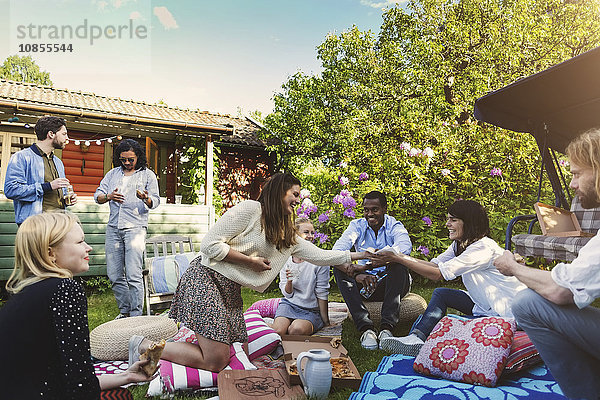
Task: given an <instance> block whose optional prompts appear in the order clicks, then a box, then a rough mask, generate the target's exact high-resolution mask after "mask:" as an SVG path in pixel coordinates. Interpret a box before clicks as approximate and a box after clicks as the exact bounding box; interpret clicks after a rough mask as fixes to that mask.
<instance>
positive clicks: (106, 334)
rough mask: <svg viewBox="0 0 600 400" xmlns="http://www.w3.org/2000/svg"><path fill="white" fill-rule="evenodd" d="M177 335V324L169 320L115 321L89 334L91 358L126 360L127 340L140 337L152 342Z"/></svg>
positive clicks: (152, 318) (147, 316) (144, 316)
mask: <svg viewBox="0 0 600 400" xmlns="http://www.w3.org/2000/svg"><path fill="white" fill-rule="evenodd" d="M176 333H177V324H176V323H175V321H173V320H172V319H170V318H167V317H160V316H149V315H142V316H139V317H129V318H121V319H116V320H114V321H109V322H106V323H104V324H102V325H99V326H97V327H96V328H95V329H94V330H92V332H91V333H90V349H91V352H92V356H94V357H96V358H97V359H99V360H103V361H116V360H127V359H128V357H129V338H130V337H131V336H133V335H141V336H144V337H146V338H148V339H150V340H152V341H159V340H161V339H165V340H166V339H169V338H171V337H173V336H175V334H176Z"/></svg>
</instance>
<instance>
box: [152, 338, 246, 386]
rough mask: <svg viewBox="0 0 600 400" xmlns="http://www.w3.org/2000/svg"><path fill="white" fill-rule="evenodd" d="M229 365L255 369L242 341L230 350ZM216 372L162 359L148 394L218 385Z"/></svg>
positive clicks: (230, 366) (235, 367)
mask: <svg viewBox="0 0 600 400" xmlns="http://www.w3.org/2000/svg"><path fill="white" fill-rule="evenodd" d="M229 353H230V356H231V358H230V360H229V365H228V366H227V367H225V369H240V370H254V369H256V367H255V366H254V365H253V364H252V363H251V362H250V360H248V356H246V353H245V352H244V349H243V347H242V344H241V343H234V344H232V345H231V348H230V350H229ZM217 375H218V373H216V372H211V371H206V370H203V369H196V368H191V367H186V366H183V365H179V364H175V363H173V362H171V361H167V360H160V372H159V376H158V377H156V378H154V379H153V380H152V381H151V382H150V385H149V386H148V393H147V396H148V397H150V396H159V395H161V394H162V393H173V392H174V391H175V390H188V389H201V388H209V387H214V386H217Z"/></svg>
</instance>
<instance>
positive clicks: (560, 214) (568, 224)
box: [533, 203, 594, 237]
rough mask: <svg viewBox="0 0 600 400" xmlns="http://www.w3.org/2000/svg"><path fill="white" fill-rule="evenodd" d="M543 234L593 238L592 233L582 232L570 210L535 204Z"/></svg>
mask: <svg viewBox="0 0 600 400" xmlns="http://www.w3.org/2000/svg"><path fill="white" fill-rule="evenodd" d="M533 206H534V208H535V213H536V214H537V217H538V221H539V223H540V228H541V229H542V234H543V235H545V236H560V237H567V236H580V237H592V236H594V235H593V234H592V233H588V232H582V231H581V226H580V225H579V221H578V220H577V216H575V214H574V213H572V212H571V211H569V210H565V209H563V208H559V207H554V206H551V205H548V204H544V203H535V204H534V205H533Z"/></svg>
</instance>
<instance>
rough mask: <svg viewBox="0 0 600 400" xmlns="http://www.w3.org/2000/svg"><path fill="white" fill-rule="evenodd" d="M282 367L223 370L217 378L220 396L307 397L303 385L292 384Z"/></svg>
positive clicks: (239, 399) (270, 399)
mask: <svg viewBox="0 0 600 400" xmlns="http://www.w3.org/2000/svg"><path fill="white" fill-rule="evenodd" d="M285 375H286V373H285V372H284V371H283V370H281V369H258V370H254V371H244V370H223V371H221V372H219V376H218V378H217V381H218V385H219V398H221V399H236V400H256V399H260V400H285V399H293V400H297V399H306V395H305V394H304V390H302V386H299V385H295V386H290V384H289V383H288V379H287V377H286V376H285Z"/></svg>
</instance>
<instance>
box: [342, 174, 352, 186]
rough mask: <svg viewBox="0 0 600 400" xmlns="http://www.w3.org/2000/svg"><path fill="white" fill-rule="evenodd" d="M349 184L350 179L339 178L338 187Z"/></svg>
mask: <svg viewBox="0 0 600 400" xmlns="http://www.w3.org/2000/svg"><path fill="white" fill-rule="evenodd" d="M349 182H350V179H348V178H346V177H345V176H340V185H342V186H346V185H347V184H348V183H349Z"/></svg>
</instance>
